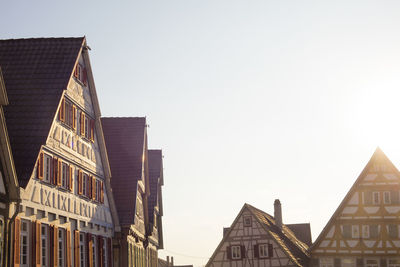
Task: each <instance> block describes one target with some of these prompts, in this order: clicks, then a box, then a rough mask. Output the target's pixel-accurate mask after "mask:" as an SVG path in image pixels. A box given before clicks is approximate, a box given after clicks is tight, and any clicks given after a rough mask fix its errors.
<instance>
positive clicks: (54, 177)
mask: <svg viewBox="0 0 400 267" xmlns="http://www.w3.org/2000/svg"><path fill="white" fill-rule="evenodd" d="M57 177H58V159H57V158H56V157H54V158H53V179H52V183H53V184H54V185H56V184H57Z"/></svg>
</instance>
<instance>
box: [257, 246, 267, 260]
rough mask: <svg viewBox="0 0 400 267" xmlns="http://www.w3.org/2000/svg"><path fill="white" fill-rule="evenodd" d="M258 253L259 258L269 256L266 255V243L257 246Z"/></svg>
mask: <svg viewBox="0 0 400 267" xmlns="http://www.w3.org/2000/svg"><path fill="white" fill-rule="evenodd" d="M258 253H259V254H258V255H259V256H260V258H267V257H269V255H268V244H260V245H259V246H258Z"/></svg>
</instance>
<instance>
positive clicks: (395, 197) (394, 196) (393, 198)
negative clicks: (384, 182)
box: [390, 190, 399, 204]
mask: <svg viewBox="0 0 400 267" xmlns="http://www.w3.org/2000/svg"><path fill="white" fill-rule="evenodd" d="M390 203H392V204H399V191H394V190H393V191H390Z"/></svg>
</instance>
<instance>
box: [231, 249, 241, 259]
mask: <svg viewBox="0 0 400 267" xmlns="http://www.w3.org/2000/svg"><path fill="white" fill-rule="evenodd" d="M231 257H232V259H233V260H237V259H241V258H242V254H241V246H232V247H231Z"/></svg>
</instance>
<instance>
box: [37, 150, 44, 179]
mask: <svg viewBox="0 0 400 267" xmlns="http://www.w3.org/2000/svg"><path fill="white" fill-rule="evenodd" d="M37 168H38V178H39V179H40V180H43V152H40V154H39V160H38V165H37Z"/></svg>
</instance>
